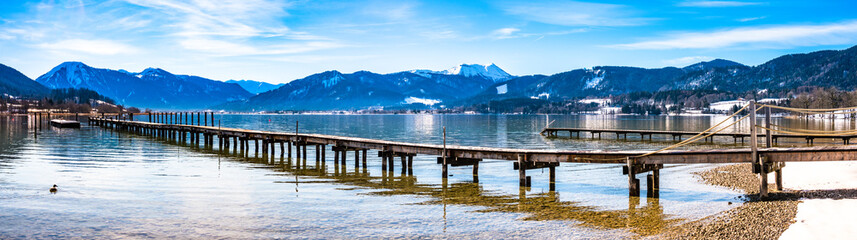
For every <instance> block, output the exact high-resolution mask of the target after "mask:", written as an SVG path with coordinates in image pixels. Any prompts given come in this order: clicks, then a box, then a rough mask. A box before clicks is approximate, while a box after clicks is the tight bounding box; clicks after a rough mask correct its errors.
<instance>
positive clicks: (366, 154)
mask: <svg viewBox="0 0 857 240" xmlns="http://www.w3.org/2000/svg"><path fill="white" fill-rule="evenodd" d="M368 151H369V150H366V149H363V171H364V172H366V157H367V156H368V153H367V152H368Z"/></svg>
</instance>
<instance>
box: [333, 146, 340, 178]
mask: <svg viewBox="0 0 857 240" xmlns="http://www.w3.org/2000/svg"><path fill="white" fill-rule="evenodd" d="M332 149H333V168H334V169H335V170H336V172H337V173H339V150H337V149H336V147H332Z"/></svg>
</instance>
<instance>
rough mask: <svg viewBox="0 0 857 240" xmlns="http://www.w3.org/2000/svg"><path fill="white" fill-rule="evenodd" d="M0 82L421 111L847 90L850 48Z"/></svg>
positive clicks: (250, 104)
mask: <svg viewBox="0 0 857 240" xmlns="http://www.w3.org/2000/svg"><path fill="white" fill-rule="evenodd" d="M0 80H2V81H0V93H9V94H12V95H27V94H30V95H38V94H41V93H44V92H46V91H47V89H48V88H88V89H92V90H95V91H97V92H98V93H100V94H102V95H105V96H107V97H110V98H113V99H115V100H116V101H117V102H118V103H120V104H125V105H130V106H138V107H147V108H154V109H202V108H214V109H223V110H237V111H273V110H357V109H373V108H409V109H420V108H439V107H451V106H467V105H472V104H479V103H486V102H489V101H497V100H505V99H516V98H527V99H529V98H535V99H544V100H548V101H564V100H570V99H577V98H583V97H604V96H611V95H620V94H627V93H632V92H658V91H668V90H717V91H729V92H735V93H745V92H751V91H752V92H755V91H761V90H770V91H774V92H783V91H790V90H792V89H796V88H797V87H801V86H811V87H812V86H815V87H836V88H839V89H843V90H855V89H857V46H855V47H851V48H848V49H844V50H826V51H817V52H811V53H804V54H789V55H784V56H781V57H777V58H775V59H772V60H770V61H768V62H765V63H763V64H761V65H758V66H746V65H743V64H740V63H737V62H733V61H729V60H723V59H715V60H712V61H707V62H700V63H696V64H692V65H689V66H686V67H682V68H677V67H665V68H652V69H647V68H637V67H624V66H597V67H592V68H584V69H575V70H571V71H567V72H562V73H557V74H552V75H528V76H513V75H511V74H509V73H507V72H506V71H504V70H502V69H501V68H500V67H498V66H496V65H494V64H490V65H487V66H485V65H478V64H462V65H459V66H456V67H453V68H451V69H448V70H442V71H433V70H424V69H420V70H409V71H401V72H396V73H388V74H379V73H372V72H368V71H358V72H354V73H341V72H339V71H326V72H322V73H317V74H313V75H310V76H307V77H304V78H301V79H296V80H293V81H290V82H289V83H286V84H280V85H273V84H267V83H263V82H257V81H229V83H225V82H221V81H215V80H210V79H206V78H202V77H196V76H188V75H174V74H172V73H169V72H167V71H165V70H162V69H157V68H149V69H146V70H144V71H142V72H139V73H131V72H128V71H124V70H110V69H98V68H92V67H89V66H87V65H85V64H83V63H79V62H66V63H63V64H60V65H59V66H57V67H55V68H54V69H52V70H51V71H50V72H48V73H46V74H44V75H42V76H41V77H39V78H37V79H36V81H32V80H30V79H29V78H27V77H26V76H24V75H23V74H20V72H18V71H16V70H14V69H12V68H9V67H6V66H3V65H0ZM36 82H38V83H40V84H41V85H44V86H46V87H47V88H44V87H40V86H39V85H38V84H35V83H36Z"/></svg>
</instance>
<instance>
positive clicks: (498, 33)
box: [492, 28, 521, 39]
mask: <svg viewBox="0 0 857 240" xmlns="http://www.w3.org/2000/svg"><path fill="white" fill-rule="evenodd" d="M519 31H521V29H517V28H501V29H497V30H494V32H492V34H493V35H494V38H497V39H506V38H513V37H515V36H513V35H512V34H515V32H519Z"/></svg>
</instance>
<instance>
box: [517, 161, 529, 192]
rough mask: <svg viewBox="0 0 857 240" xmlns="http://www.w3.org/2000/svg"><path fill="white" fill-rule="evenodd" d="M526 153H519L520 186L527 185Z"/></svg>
mask: <svg viewBox="0 0 857 240" xmlns="http://www.w3.org/2000/svg"><path fill="white" fill-rule="evenodd" d="M524 157H525V155H523V154H518V186H521V187H526V186H527V168H526V167H525V166H526V165H524V164H525V160H524Z"/></svg>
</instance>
